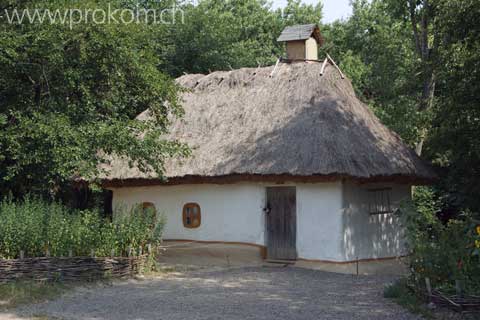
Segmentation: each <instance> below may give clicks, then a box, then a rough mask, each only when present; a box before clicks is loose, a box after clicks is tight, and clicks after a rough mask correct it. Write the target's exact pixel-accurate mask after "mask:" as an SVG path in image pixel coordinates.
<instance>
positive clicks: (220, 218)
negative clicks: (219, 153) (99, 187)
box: [113, 184, 265, 245]
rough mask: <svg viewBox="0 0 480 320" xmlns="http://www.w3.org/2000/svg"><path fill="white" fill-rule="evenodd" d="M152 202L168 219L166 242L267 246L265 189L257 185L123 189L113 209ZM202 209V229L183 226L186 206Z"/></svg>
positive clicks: (117, 193) (117, 194) (201, 185)
mask: <svg viewBox="0 0 480 320" xmlns="http://www.w3.org/2000/svg"><path fill="white" fill-rule="evenodd" d="M142 202H152V203H154V204H155V207H156V208H157V210H158V211H159V212H160V213H162V214H163V215H165V217H166V219H167V223H166V226H165V230H164V238H165V239H175V240H179V239H182V240H183V239H186V240H203V241H222V242H245V243H252V244H259V245H263V244H264V216H263V211H262V209H263V207H264V203H265V192H264V188H263V187H262V186H260V185H254V184H232V185H207V184H199V185H179V186H150V187H135V188H119V189H114V191H113V206H114V208H115V206H118V205H126V206H128V207H130V206H132V205H135V204H137V203H142ZM188 202H195V203H198V204H199V205H200V208H201V213H202V221H201V225H200V227H198V228H195V229H188V228H185V227H184V226H183V221H182V210H183V206H184V204H186V203H188Z"/></svg>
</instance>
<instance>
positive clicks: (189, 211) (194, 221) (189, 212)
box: [182, 203, 202, 229]
mask: <svg viewBox="0 0 480 320" xmlns="http://www.w3.org/2000/svg"><path fill="white" fill-rule="evenodd" d="M182 216H183V226H184V227H185V228H189V229H194V228H198V227H200V224H201V223H202V212H201V210H200V206H199V205H198V203H187V204H185V205H184V206H183V213H182Z"/></svg>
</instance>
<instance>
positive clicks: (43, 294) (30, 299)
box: [0, 281, 78, 310]
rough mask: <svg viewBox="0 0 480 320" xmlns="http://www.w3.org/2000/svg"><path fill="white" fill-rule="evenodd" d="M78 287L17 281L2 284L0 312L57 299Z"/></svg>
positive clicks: (58, 283) (0, 286)
mask: <svg viewBox="0 0 480 320" xmlns="http://www.w3.org/2000/svg"><path fill="white" fill-rule="evenodd" d="M76 286H78V285H76V284H72V283H71V284H66V283H61V282H35V281H17V282H11V283H5V284H0V310H6V309H10V308H14V307H17V306H19V305H22V304H27V303H39V302H43V301H47V300H51V299H54V298H57V297H59V296H61V295H62V294H64V293H65V292H67V291H68V290H71V289H73V288H74V287H76Z"/></svg>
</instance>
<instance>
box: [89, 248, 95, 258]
mask: <svg viewBox="0 0 480 320" xmlns="http://www.w3.org/2000/svg"><path fill="white" fill-rule="evenodd" d="M90 257H92V258H95V250H93V249H91V250H90Z"/></svg>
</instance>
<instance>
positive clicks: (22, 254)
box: [20, 250, 25, 259]
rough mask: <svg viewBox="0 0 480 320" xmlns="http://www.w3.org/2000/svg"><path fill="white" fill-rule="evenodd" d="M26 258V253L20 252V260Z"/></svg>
mask: <svg viewBox="0 0 480 320" xmlns="http://www.w3.org/2000/svg"><path fill="white" fill-rule="evenodd" d="M24 258H25V252H24V251H23V250H20V259H24Z"/></svg>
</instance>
